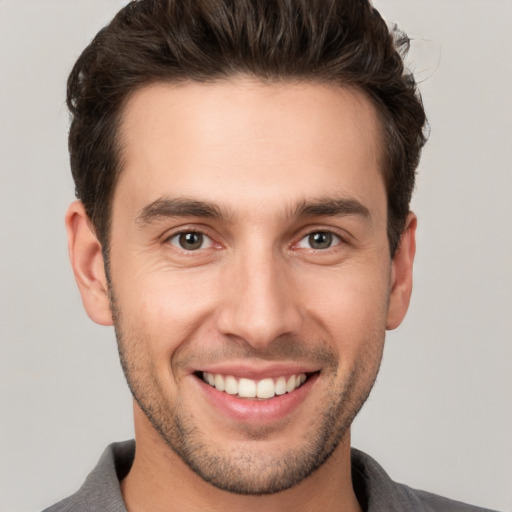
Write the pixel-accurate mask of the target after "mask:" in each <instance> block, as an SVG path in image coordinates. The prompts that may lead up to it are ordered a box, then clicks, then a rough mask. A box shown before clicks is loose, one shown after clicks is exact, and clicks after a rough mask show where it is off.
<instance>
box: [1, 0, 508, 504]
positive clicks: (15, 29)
mask: <svg viewBox="0 0 512 512" xmlns="http://www.w3.org/2000/svg"><path fill="white" fill-rule="evenodd" d="M122 4H124V2H122V1H120V0H117V1H115V0H73V1H70V0H0V194H1V199H0V230H1V233H0V244H1V250H0V276H1V277H0V316H1V318H0V332H1V338H0V343H1V344H0V393H1V394H0V512H7V511H9V512H24V511H36V510H40V509H41V508H43V507H44V506H46V505H49V504H50V503H52V502H54V501H56V500H58V499H60V498H63V497H64V496H66V495H67V494H69V493H71V492H72V491H74V490H75V489H76V488H77V487H78V486H79V485H80V484H81V482H82V481H83V479H84V477H85V476H86V474H87V473H88V471H89V470H90V469H91V468H92V467H93V465H94V464H95V462H96V460H97V458H98V457H99V455H100V453H101V451H102V450H103V448H104V446H105V445H106V444H108V443H109V442H111V441H113V440H121V439H125V438H128V437H131V436H132V435H133V434H132V426H131V423H132V420H131V400H130V396H129V393H128V391H127V389H126V386H125V383H124V378H123V376H122V373H121V370H120V367H119V364H118V361H117V353H116V348H115V342H114V335H113V331H112V330H111V329H109V328H104V327H99V326H96V325H94V324H93V323H92V322H91V321H90V320H89V319H88V318H87V317H86V315H85V313H84V312H83V310H82V307H81V303H80V298H79V295H78V292H77V290H76V287H75V284H74V281H73V277H72V273H71V270H70V267H69V264H68V261H67V251H66V240H65V232H64V225H63V216H64V212H65V209H66V207H67V204H68V203H69V202H70V201H71V200H72V199H73V184H72V181H71V178H70V175H69V169H68V162H67V148H66V132H67V126H68V116H67V111H66V108H65V104H64V97H65V81H66V77H67V74H68V72H69V70H70V68H71V66H72V64H73V62H74V60H75V59H76V57H77V56H78V54H79V52H80V51H81V50H82V49H83V47H84V46H85V45H86V44H87V43H88V42H89V40H90V39H91V38H92V37H93V35H94V34H95V33H96V31H97V30H98V29H99V28H100V27H101V26H102V25H103V24H105V23H106V22H107V21H108V20H109V19H110V17H111V15H112V14H113V13H114V12H115V11H116V10H117V9H118V8H119V7H120V6H121V5H122ZM375 4H376V6H377V7H378V8H380V9H381V11H382V13H383V14H384V16H385V17H386V18H387V19H388V20H389V21H396V22H398V23H399V24H400V25H401V26H402V27H404V28H405V29H406V30H407V32H408V33H409V34H410V35H411V36H413V37H415V42H414V44H413V48H412V51H411V59H410V60H411V61H412V62H413V63H414V65H413V67H414V69H415V70H416V73H417V77H418V79H419V81H420V82H421V89H422V92H423V97H424V102H425V105H426V108H427V111H428V114H429V118H430V123H431V125H432V135H431V139H430V142H429V145H428V146H427V149H426V150H425V152H424V157H423V161H422V164H421V167H420V175H419V179H418V187H417V194H416V197H415V200H414V204H413V206H414V210H415V211H416V212H417V214H418V216H419V233H418V257H417V264H416V270H415V290H414V293H413V301H412V304H411V309H410V312H409V315H408V318H407V319H406V321H405V322H404V324H403V326H402V327H401V328H399V329H398V330H397V331H395V332H392V333H390V335H389V336H388V342H387V348H386V352H385V356H384V362H383V366H382V371H381V374H380V376H379V379H378V382H377V386H376V388H375V390H374V392H373V394H372V396H371V398H370V400H369V402H368V403H367V404H366V406H365V408H364V409H363V411H362V413H361V414H360V416H359V417H358V419H357V420H356V422H355V425H354V429H353V444H354V445H355V446H357V447H359V448H361V449H363V450H365V451H368V452H369V453H370V454H371V455H373V456H374V457H375V458H376V459H377V460H378V461H379V462H381V463H382V464H383V465H384V467H385V468H386V469H387V470H388V472H389V473H390V474H391V476H392V477H393V478H395V479H396V480H399V481H404V482H407V483H408V484H409V485H411V486H415V487H420V488H424V489H427V490H430V491H433V492H437V493H440V494H444V495H447V496H450V497H452V498H456V499H459V500H462V501H467V502H472V503H475V504H480V505H485V506H488V507H493V508H496V509H499V510H504V511H505V510H508V511H510V510H512V428H511V427H512V399H511V395H512V343H511V341H512V320H511V317H512V299H511V290H512V265H511V263H512V206H511V192H512V165H511V164H512V162H511V160H512V159H511V151H510V146H511V143H512V137H511V135H512V133H511V132H512V130H511V115H512V103H511V99H510V94H511V90H512V89H511V86H512V31H511V28H512V2H510V1H509V0H379V1H377V0H376V1H375Z"/></svg>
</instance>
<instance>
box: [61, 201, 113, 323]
mask: <svg viewBox="0 0 512 512" xmlns="http://www.w3.org/2000/svg"><path fill="white" fill-rule="evenodd" d="M66 230H67V233H68V251H69V259H70V260H71V266H72V267H73V273H74V274H75V279H76V283H77V284H78V289H79V290H80V295H81V296H82V303H83V305H84V308H85V311H86V312H87V314H88V315H89V318H91V320H93V321H94V322H96V323H98V324H101V325H112V324H113V321H112V313H111V311H110V301H109V293H108V286H107V278H106V275H105V265H104V261H103V254H102V252H101V244H100V242H99V240H98V239H97V238H96V234H95V232H94V229H93V227H92V224H91V221H90V219H89V217H88V215H87V214H86V213H85V208H84V206H83V204H82V202H81V201H75V202H74V203H71V205H70V206H69V208H68V211H67V212H66Z"/></svg>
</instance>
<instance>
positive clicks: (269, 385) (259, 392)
mask: <svg viewBox="0 0 512 512" xmlns="http://www.w3.org/2000/svg"><path fill="white" fill-rule="evenodd" d="M203 380H204V381H205V382H206V383H208V384H210V386H213V387H214V388H216V389H218V390H219V391H224V392H226V393H228V394H230V395H238V396H239V397H241V398H272V397H273V396H275V395H284V394H285V393H290V392H291V391H293V390H294V389H297V388H298V387H299V386H300V385H301V384H303V383H304V382H305V381H306V374H305V373H299V374H297V375H291V376H289V377H278V378H277V379H270V378H268V379H262V380H258V381H256V380H252V379H246V378H240V379H238V378H236V377H233V376H232V375H220V374H218V373H208V372H203Z"/></svg>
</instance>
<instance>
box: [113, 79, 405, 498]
mask: <svg viewBox="0 0 512 512" xmlns="http://www.w3.org/2000/svg"><path fill="white" fill-rule="evenodd" d="M121 140H122V143H123V172H122V174H121V177H120V180H119V183H118V184H117V186H116V190H115V194H114V199H113V211H112V231H111V248H110V275H111V292H112V305H113V308H114V310H115V317H116V318H115V322H116V332H117V336H118V342H119V347H120V353H121V357H122V363H123V368H124V370H125V373H126V376H127V379H128V382H129V384H130V387H131V389H132V392H133V394H134V396H135V398H136V400H137V403H138V405H139V406H140V408H141V409H142V410H143V411H144V413H145V415H146V417H147V419H149V421H150V422H151V423H149V422H148V424H151V425H152V427H151V428H154V429H156V431H158V432H159V433H160V435H161V437H162V438H163V439H164V440H165V441H166V443H167V445H168V446H170V447H171V448H172V449H173V451H174V452H175V453H177V454H178V455H180V456H181V458H182V459H183V460H184V461H185V462H186V463H187V464H188V465H189V466H190V467H191V468H192V469H193V470H194V471H195V472H196V473H198V474H199V475H200V476H202V477H203V478H204V479H205V480H207V481H210V482H212V483H213V484H214V485H216V486H218V487H220V488H222V489H226V490H229V491H232V492H238V493H265V492H275V491H279V490H282V489H285V488H288V487H290V486H292V485H294V484H295V483H297V482H299V481H301V480H302V479H303V478H304V477H306V476H307V475H309V474H310V473H311V472H312V471H314V470H315V469H316V468H317V467H319V466H320V465H321V464H322V463H323V462H324V461H325V460H326V459H327V457H328V456H329V455H330V454H331V453H332V452H333V450H335V449H336V447H337V446H338V443H339V442H340V440H341V439H342V438H343V436H344V435H345V434H346V433H347V432H348V428H349V425H350V423H351V421H352V419H353V417H354V416H355V415H356V413H357V411H358V410H359V409H360V407H361V406H362V404H363V402H364V400H365V399H366V397H367V396H368V393H369V392H370V389H371V387H372V385H373V382H374V380H375V377H376V374H377V371H378V367H379V363H380V360H381V354H382V349H383V344H384V334H385V329H386V325H387V324H388V326H389V323H390V322H391V323H392V324H393V323H396V321H395V320H390V319H389V302H390V297H391V299H392V295H391V296H390V291H391V290H392V286H393V279H394V277H393V276H394V270H393V267H392V264H391V263H392V262H391V260H390V256H389V248H388V241H387V237H386V221H387V218H386V192H385V187H384V182H383V179H382V175H381V169H380V159H379V134H378V125H377V120H376V114H375V112H374V109H373V107H372V105H371V104H370V102H369V101H368V100H367V99H366V98H365V97H364V96H363V95H362V94H360V93H358V92H354V91H350V90H347V89H342V88H338V87H334V86H333V87H328V86H323V85H319V84H316V85H315V84H290V83H276V84H271V85H264V84H261V83H257V82H252V81H249V80H242V79H236V80H233V81H229V82H228V81H223V82H217V83H213V84H190V83H189V84H184V85H179V86H176V85H174V86H172V85H154V86H150V87H146V88H144V89H142V90H140V91H139V92H137V93H136V94H135V95H134V96H133V97H132V98H131V99H130V101H129V102H128V104H127V108H126V111H125V113H124V117H123V124H122V127H121ZM392 326H394V325H392ZM255 394H256V396H255ZM240 395H241V396H240ZM146 417H144V418H145V420H146V421H147V419H146ZM136 427H137V425H136Z"/></svg>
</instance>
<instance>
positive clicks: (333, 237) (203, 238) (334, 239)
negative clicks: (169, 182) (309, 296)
mask: <svg viewBox="0 0 512 512" xmlns="http://www.w3.org/2000/svg"><path fill="white" fill-rule="evenodd" d="M186 235H197V236H199V237H200V246H199V247H197V248H195V249H191V248H189V249H187V248H185V247H183V246H182V245H181V243H180V242H182V240H180V237H183V236H186ZM315 235H323V236H326V237H327V243H328V245H329V246H328V247H325V248H314V247H311V242H312V237H313V236H315ZM173 240H175V242H173ZM305 240H307V241H308V242H309V245H310V246H309V247H304V246H302V245H301V244H302V243H303V242H304V241H305ZM165 241H166V242H167V243H169V244H170V245H172V246H173V247H176V248H177V249H178V250H180V251H183V252H184V253H193V252H198V251H201V250H205V249H210V248H211V247H213V246H214V245H215V242H214V241H213V239H212V238H211V237H210V236H208V235H207V234H206V233H204V232H202V231H200V230H193V229H190V230H187V229H183V230H182V231H179V232H177V233H174V234H172V235H171V236H169V237H167V238H166V240H165ZM205 242H206V243H207V244H208V245H207V247H204V246H203V244H204V243H205ZM308 242H306V243H308ZM344 242H345V240H344V239H343V238H342V237H341V236H340V235H339V234H337V233H334V232H333V231H330V230H325V229H323V230H322V229H317V230H312V231H309V232H308V233H305V234H304V235H303V236H302V237H301V238H300V239H299V241H298V242H297V243H295V244H293V245H292V248H295V247H298V248H300V249H306V250H310V251H321V252H324V251H328V250H329V249H332V248H333V247H336V246H338V245H340V244H342V243H344ZM320 243H321V242H320Z"/></svg>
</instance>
